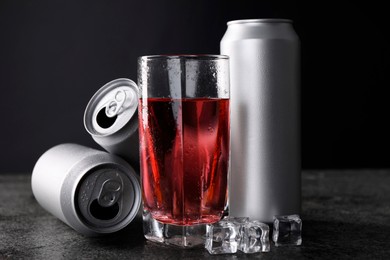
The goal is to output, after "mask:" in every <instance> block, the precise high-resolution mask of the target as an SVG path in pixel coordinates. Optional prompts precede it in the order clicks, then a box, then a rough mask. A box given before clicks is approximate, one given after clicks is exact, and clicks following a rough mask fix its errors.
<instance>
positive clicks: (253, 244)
mask: <svg viewBox="0 0 390 260" xmlns="http://www.w3.org/2000/svg"><path fill="white" fill-rule="evenodd" d="M239 250H240V251H242V252H244V253H246V254H252V253H258V252H269V250H270V243H269V226H268V225H267V224H265V223H262V222H260V221H257V220H252V221H248V222H246V223H244V225H243V227H242V229H241V239H240V246H239Z"/></svg>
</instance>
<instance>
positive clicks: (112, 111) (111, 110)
mask: <svg viewBox="0 0 390 260" xmlns="http://www.w3.org/2000/svg"><path fill="white" fill-rule="evenodd" d="M126 98H127V97H126V92H125V91H124V90H122V89H121V90H118V91H117V92H116V93H115V97H114V99H113V100H111V101H109V102H108V103H107V105H106V115H107V116H108V117H114V116H116V115H118V114H120V110H121V108H122V107H123V104H124V103H125V101H126Z"/></svg>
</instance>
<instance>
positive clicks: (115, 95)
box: [84, 78, 138, 136]
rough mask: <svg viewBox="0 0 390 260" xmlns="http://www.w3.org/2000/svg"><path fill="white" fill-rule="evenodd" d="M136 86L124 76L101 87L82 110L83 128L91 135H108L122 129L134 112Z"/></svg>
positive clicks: (136, 96) (136, 105) (136, 100)
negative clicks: (83, 110)
mask: <svg viewBox="0 0 390 260" xmlns="http://www.w3.org/2000/svg"><path fill="white" fill-rule="evenodd" d="M137 108H138V87H137V85H136V84H135V82H134V81H132V80H130V79H126V78H120V79H115V80H113V81H110V82H108V83H107V84H105V85H104V86H103V87H101V88H100V89H99V90H98V91H97V92H96V93H95V94H94V95H93V97H92V98H91V100H90V101H89V103H88V105H87V107H86V109H85V112H84V126H85V129H86V130H87V131H88V132H89V133H90V134H91V135H93V136H108V135H111V134H113V133H115V132H117V131H119V130H120V129H122V128H123V127H124V126H125V125H126V124H127V123H128V122H129V121H130V120H131V119H132V118H133V117H134V115H135V114H136V111H137Z"/></svg>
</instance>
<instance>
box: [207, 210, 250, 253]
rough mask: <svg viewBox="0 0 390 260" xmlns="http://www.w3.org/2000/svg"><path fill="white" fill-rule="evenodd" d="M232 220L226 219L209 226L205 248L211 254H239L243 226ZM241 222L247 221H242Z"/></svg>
mask: <svg viewBox="0 0 390 260" xmlns="http://www.w3.org/2000/svg"><path fill="white" fill-rule="evenodd" d="M232 220H233V219H232V218H231V217H227V218H226V217H225V218H224V219H222V220H221V221H219V222H217V223H214V224H209V225H207V227H206V244H205V248H206V249H207V251H208V252H209V253H210V254H212V255H215V254H234V253H236V252H237V248H238V246H239V243H240V226H241V224H240V223H238V222H234V221H232ZM240 221H245V220H244V219H241V220H240Z"/></svg>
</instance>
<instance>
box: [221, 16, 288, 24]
mask: <svg viewBox="0 0 390 260" xmlns="http://www.w3.org/2000/svg"><path fill="white" fill-rule="evenodd" d="M292 22H293V21H292V20H291V19H279V18H265V19H243V20H233V21H229V22H228V23H227V25H232V24H241V23H292Z"/></svg>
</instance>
